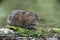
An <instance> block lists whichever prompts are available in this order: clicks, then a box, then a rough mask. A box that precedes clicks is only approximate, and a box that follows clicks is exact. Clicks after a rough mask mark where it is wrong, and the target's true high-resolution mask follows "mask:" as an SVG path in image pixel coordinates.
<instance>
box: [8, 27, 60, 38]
mask: <svg viewBox="0 0 60 40" xmlns="http://www.w3.org/2000/svg"><path fill="white" fill-rule="evenodd" d="M11 27H12V28H13V29H15V30H16V31H17V32H18V34H19V36H24V37H44V38H47V37H58V36H60V28H48V29H44V28H41V29H39V30H40V31H39V30H38V29H37V30H36V31H34V30H28V29H24V28H20V27H14V26H7V28H9V29H10V28H11Z"/></svg>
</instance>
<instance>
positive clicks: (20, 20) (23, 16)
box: [7, 10, 39, 28]
mask: <svg viewBox="0 0 60 40" xmlns="http://www.w3.org/2000/svg"><path fill="white" fill-rule="evenodd" d="M38 19H39V18H38V16H37V15H36V14H34V13H32V12H25V11H21V10H14V11H12V12H11V14H9V16H8V19H7V23H8V25H11V26H19V27H23V28H32V27H33V26H34V25H35V24H36V22H37V21H38Z"/></svg>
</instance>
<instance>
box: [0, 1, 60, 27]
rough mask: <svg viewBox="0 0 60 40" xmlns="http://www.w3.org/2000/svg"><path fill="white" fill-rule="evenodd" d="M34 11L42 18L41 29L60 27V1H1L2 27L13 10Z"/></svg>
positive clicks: (0, 16) (0, 23)
mask: <svg viewBox="0 0 60 40" xmlns="http://www.w3.org/2000/svg"><path fill="white" fill-rule="evenodd" d="M16 9H19V10H25V11H32V12H35V13H36V14H37V15H39V17H40V18H42V19H41V20H40V21H39V23H40V25H38V26H39V27H43V28H48V27H60V0H0V27H5V26H6V25H7V22H6V20H7V17H8V15H9V13H10V12H11V11H13V10H16Z"/></svg>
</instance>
